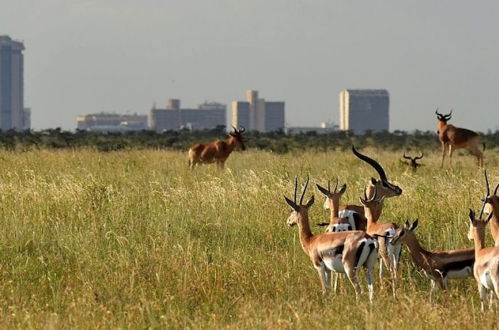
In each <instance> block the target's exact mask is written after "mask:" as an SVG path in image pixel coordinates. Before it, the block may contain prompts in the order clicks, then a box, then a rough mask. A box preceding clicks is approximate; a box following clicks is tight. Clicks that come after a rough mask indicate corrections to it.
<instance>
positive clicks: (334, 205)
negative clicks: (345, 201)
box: [328, 196, 340, 221]
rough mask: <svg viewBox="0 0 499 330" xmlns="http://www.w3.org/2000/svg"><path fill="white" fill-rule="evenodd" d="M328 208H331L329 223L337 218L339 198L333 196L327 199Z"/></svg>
mask: <svg viewBox="0 0 499 330" xmlns="http://www.w3.org/2000/svg"><path fill="white" fill-rule="evenodd" d="M328 199H329V207H330V208H331V221H332V220H333V219H334V218H338V217H339V212H340V198H339V197H336V196H334V197H333V198H329V197H328Z"/></svg>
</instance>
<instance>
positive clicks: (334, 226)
mask: <svg viewBox="0 0 499 330" xmlns="http://www.w3.org/2000/svg"><path fill="white" fill-rule="evenodd" d="M316 186H317V189H319V191H320V192H321V193H322V194H323V195H324V196H326V200H325V201H324V208H325V209H329V210H330V218H329V222H321V223H318V225H319V226H327V227H326V230H325V232H326V233H327V232H339V231H349V230H365V228H366V221H364V222H363V223H361V221H362V219H361V218H356V219H351V218H341V217H340V216H339V208H340V199H341V196H343V194H344V193H345V190H346V189H347V185H346V184H343V186H341V188H340V189H339V190H338V179H336V185H335V187H334V190H333V191H331V181H328V182H327V189H326V188H324V187H322V186H321V185H319V184H316ZM356 220H357V221H356ZM364 220H365V218H364Z"/></svg>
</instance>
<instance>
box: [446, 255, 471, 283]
mask: <svg viewBox="0 0 499 330" xmlns="http://www.w3.org/2000/svg"><path fill="white" fill-rule="evenodd" d="M474 264H475V258H473V259H467V260H461V261H454V262H449V263H448V264H445V265H444V266H443V267H442V268H441V269H437V271H438V272H439V273H440V275H441V276H442V277H443V278H445V277H446V276H447V274H448V273H449V272H451V271H459V270H462V269H464V268H466V267H470V268H471V269H473V265H474Z"/></svg>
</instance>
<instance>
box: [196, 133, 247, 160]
mask: <svg viewBox="0 0 499 330" xmlns="http://www.w3.org/2000/svg"><path fill="white" fill-rule="evenodd" d="M232 128H233V129H234V131H233V132H230V133H229V137H228V138H226V139H225V140H216V141H213V142H210V143H205V144H203V143H198V144H195V145H193V146H192V147H191V148H190V149H189V166H190V167H191V169H194V167H195V166H196V165H198V164H210V163H216V164H217V165H218V167H219V168H220V169H223V168H224V164H225V161H226V160H227V158H228V157H229V155H230V154H231V152H232V151H233V150H234V149H235V148H236V147H241V149H242V150H246V147H245V146H244V141H243V135H242V133H244V131H245V129H244V127H241V129H240V130H238V129H237V128H235V127H232Z"/></svg>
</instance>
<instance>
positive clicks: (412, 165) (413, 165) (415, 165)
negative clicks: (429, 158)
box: [403, 152, 423, 172]
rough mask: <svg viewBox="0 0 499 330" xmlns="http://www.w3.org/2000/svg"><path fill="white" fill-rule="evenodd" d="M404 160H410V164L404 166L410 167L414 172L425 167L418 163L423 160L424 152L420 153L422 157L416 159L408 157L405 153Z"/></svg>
mask: <svg viewBox="0 0 499 330" xmlns="http://www.w3.org/2000/svg"><path fill="white" fill-rule="evenodd" d="M403 158H404V159H407V160H408V162H404V164H406V165H408V166H409V167H410V168H411V170H412V172H416V170H417V169H418V167H420V166H423V164H420V163H418V160H420V159H422V158H423V153H422V152H420V155H419V156H416V157H411V156H406V155H405V152H404V156H403Z"/></svg>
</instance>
